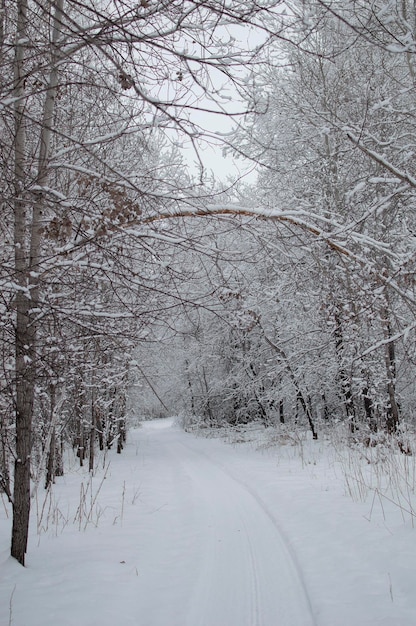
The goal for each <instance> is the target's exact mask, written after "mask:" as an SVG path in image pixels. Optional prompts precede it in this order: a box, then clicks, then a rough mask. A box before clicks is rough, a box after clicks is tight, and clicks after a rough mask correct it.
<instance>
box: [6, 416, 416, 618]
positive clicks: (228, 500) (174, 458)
mask: <svg viewBox="0 0 416 626" xmlns="http://www.w3.org/2000/svg"><path fill="white" fill-rule="evenodd" d="M103 466H104V468H103ZM41 491H42V490H40V491H39V494H38V498H37V503H36V504H35V505H34V507H33V515H32V522H31V539H30V546H29V553H28V558H27V567H26V568H22V567H21V566H19V565H18V564H17V563H16V562H15V561H14V560H13V559H11V558H10V557H9V556H8V551H9V536H10V525H11V520H10V510H9V506H8V505H6V503H5V502H3V504H2V503H1V502H0V505H1V508H0V539H1V544H0V549H1V553H0V624H1V626H3V625H4V626H7V625H11V626H56V625H57V624H59V626H97V625H99V626H118V625H120V626H309V625H311V626H312V625H316V626H414V624H416V594H415V591H414V590H415V588H416V566H415V563H416V530H414V529H413V528H412V525H411V522H410V520H408V519H407V518H406V517H404V518H402V516H401V515H400V514H399V509H398V507H397V506H396V505H394V504H392V503H389V501H387V500H386V501H384V502H382V501H381V498H380V499H379V500H380V502H378V501H376V500H375V499H374V498H373V499H372V500H370V501H367V502H355V501H353V500H352V499H351V498H350V497H348V496H347V495H346V483H345V480H344V477H343V475H342V472H341V470H340V464H339V462H338V461H337V460H335V457H334V456H333V455H331V454H329V453H326V451H325V447H324V446H323V444H322V443H320V442H310V446H309V448H308V449H307V450H303V453H302V454H301V455H300V456H299V449H298V448H297V453H296V454H295V447H294V446H290V445H289V444H288V445H286V446H275V447H266V448H264V449H263V450H258V449H255V447H254V446H250V445H247V444H244V445H241V444H240V445H237V444H236V445H230V444H228V443H224V442H223V441H219V440H218V439H206V438H201V437H199V438H197V437H195V436H194V435H192V434H189V433H185V432H184V431H182V430H181V429H180V428H179V427H178V426H176V425H175V424H174V423H173V421H172V420H155V421H153V422H145V423H144V424H143V426H142V427H141V428H139V429H137V430H134V431H131V432H130V434H129V441H128V444H127V446H126V449H125V451H124V452H123V454H122V455H117V454H115V453H113V452H110V453H109V454H108V456H107V458H106V459H105V460H104V461H103V462H102V466H101V468H100V469H99V471H97V472H96V474H95V476H94V477H93V478H92V479H90V477H89V476H88V473H87V472H85V470H82V471H81V470H80V469H72V471H70V472H68V473H67V475H66V476H64V477H63V478H60V479H58V481H57V484H56V485H55V487H54V490H53V493H52V494H51V495H48V496H47V497H46V498H45V494H44V493H42V494H41ZM7 514H8V515H9V517H7Z"/></svg>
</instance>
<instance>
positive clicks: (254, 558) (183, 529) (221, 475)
mask: <svg viewBox="0 0 416 626" xmlns="http://www.w3.org/2000/svg"><path fill="white" fill-rule="evenodd" d="M150 428H151V426H150ZM148 433H149V434H148V441H147V446H148V454H149V460H150V458H152V459H153V460H154V462H155V463H157V467H155V475H159V476H160V472H161V471H162V472H164V473H165V474H166V475H170V476H172V477H173V481H172V482H170V485H171V487H172V491H170V492H167V493H166V494H165V497H166V499H167V503H166V505H167V506H168V507H170V509H171V512H172V515H171V516H167V517H166V523H167V528H165V529H163V528H161V529H160V531H161V533H160V534H161V536H163V537H166V536H169V540H168V544H170V543H171V541H172V539H173V541H174V543H175V544H176V546H180V545H181V542H184V543H185V544H187V545H186V546H184V549H183V552H182V553H181V550H180V549H178V552H177V555H175V557H174V558H173V560H172V561H171V562H170V563H169V562H168V563H166V562H165V561H163V564H161V567H160V570H158V568H156V569H155V572H154V579H155V580H157V579H158V578H159V576H161V575H163V576H165V577H166V579H167V580H171V579H172V578H174V577H175V576H176V577H179V578H181V579H182V580H184V579H187V578H188V576H187V572H192V577H191V581H190V582H191V584H190V587H189V588H188V589H186V594H185V595H186V598H184V604H183V606H182V610H181V611H179V612H178V613H177V615H176V616H175V618H174V619H173V617H172V616H173V612H172V607H168V606H167V605H166V604H165V605H164V606H158V604H156V605H153V607H152V606H148V607H147V608H146V615H147V616H148V618H147V619H148V622H147V623H148V625H149V626H151V625H154V626H159V625H160V626H162V624H170V625H171V626H174V625H175V626H176V625H177V626H185V625H189V626H220V625H224V626H227V625H229V626H232V625H235V626H274V625H278V624H281V625H284V624H287V625H290V626H310V625H313V624H314V623H315V622H314V619H313V615H312V610H311V606H310V601H309V597H308V593H307V589H306V587H305V584H304V581H303V579H302V574H301V572H300V570H299V568H298V566H297V563H296V561H295V559H294V556H293V555H292V553H291V551H290V548H289V546H288V545H287V544H286V542H285V540H284V538H283V536H282V535H281V533H280V531H279V528H278V526H277V523H276V521H275V520H274V519H273V517H272V516H271V515H270V513H269V512H268V510H267V509H266V508H265V506H264V505H263V504H262V502H261V501H260V500H259V499H258V498H257V497H255V495H254V494H252V493H250V490H249V489H248V488H247V487H246V486H245V485H244V484H242V483H241V482H239V481H237V480H236V479H235V478H234V477H233V476H232V475H231V474H230V473H229V472H227V471H226V470H225V469H224V468H223V467H221V466H220V465H219V464H218V463H215V462H214V461H213V460H212V459H210V458H209V457H208V456H206V455H204V454H203V453H201V452H200V451H198V450H197V446H195V442H194V441H193V440H192V438H190V437H189V436H187V435H186V434H185V433H183V432H182V431H180V430H179V429H176V428H169V429H164V430H163V431H161V430H159V431H157V432H156V431H153V436H152V433H151V431H148ZM193 444H194V445H193ZM162 465H163V466H164V467H162ZM183 514H185V515H186V518H187V519H183ZM166 549H167V550H168V549H169V545H167V546H166ZM166 566H167V568H168V570H167V569H166ZM169 570H170V571H169ZM152 587H153V580H152V579H148V580H147V581H146V582H145V583H144V585H143V588H142V590H141V594H140V596H141V599H142V601H143V602H145V599H146V597H150V596H151V595H152ZM175 603H176V602H175ZM175 608H177V607H175ZM169 615H170V616H171V617H169Z"/></svg>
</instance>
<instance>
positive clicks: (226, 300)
mask: <svg viewBox="0 0 416 626" xmlns="http://www.w3.org/2000/svg"><path fill="white" fill-rule="evenodd" d="M0 69H1V71H0V111H1V118H0V146H1V150H0V168H1V176H0V184H1V197H0V200H1V216H2V219H1V223H0V227H1V239H0V242H1V274H0V280H1V290H0V295H1V305H0V306H1V318H0V319H1V322H0V350H1V354H0V362H1V369H2V377H1V396H0V437H1V438H0V492H1V499H2V502H3V504H2V507H3V508H5V510H7V511H10V516H11V523H12V529H11V530H12V539H11V555H12V557H14V558H15V559H16V560H17V561H18V562H19V563H20V564H22V565H24V564H25V558H26V554H27V553H28V552H30V550H31V545H30V544H29V546H28V532H29V530H28V529H29V519H30V511H31V503H33V501H34V493H35V492H37V491H45V490H46V491H48V490H50V489H51V488H52V485H53V483H54V482H55V479H56V477H60V476H63V475H65V472H66V459H67V458H68V455H72V459H74V460H75V461H76V463H77V464H78V466H82V467H84V468H86V470H87V471H90V472H93V471H94V468H95V467H96V464H97V462H98V461H97V459H98V458H100V455H102V454H103V453H104V452H105V451H106V450H109V449H111V450H114V451H115V452H116V453H120V455H121V457H122V456H123V448H125V444H126V439H127V440H128V430H129V426H131V425H136V426H137V421H138V420H140V419H142V418H145V419H151V418H162V417H168V416H172V415H179V416H181V420H182V424H183V426H184V428H185V429H186V430H188V431H193V430H194V429H196V430H204V431H206V432H208V431H214V430H222V429H226V430H227V432H230V431H232V430H234V432H239V430H241V429H242V428H243V427H244V428H250V427H251V426H252V425H257V426H261V427H262V428H264V429H265V430H267V432H269V433H272V435H270V436H276V433H283V432H284V433H288V432H290V433H292V435H291V436H295V435H293V433H306V435H305V437H307V438H308V439H309V440H310V441H311V442H315V441H316V442H317V443H318V442H320V441H321V440H322V439H326V440H328V441H330V440H331V437H334V436H335V433H336V437H337V438H338V439H337V440H338V441H339V438H341V439H342V442H343V444H342V445H345V446H350V447H354V446H355V447H356V448H357V447H359V448H360V450H362V451H364V452H363V454H367V452H365V451H366V450H368V451H369V452H368V454H373V452H372V451H373V450H375V449H377V447H378V446H382V447H383V454H384V455H385V456H384V457H383V458H385V459H389V458H390V459H391V458H395V459H397V460H396V461H395V463H396V465H395V467H397V468H402V467H403V463H410V461H409V459H411V458H413V455H414V454H415V453H416V437H415V417H416V413H415V407H416V379H415V361H416V343H415V328H416V284H415V279H414V276H415V265H416V256H415V252H416V213H415V210H416V5H415V3H414V2H413V1H412V0H342V1H341V0H288V1H285V2H283V1H282V0H134V1H133V0H86V1H85V2H78V1H77V0H0ZM208 156H209V158H207V157H208ZM215 161H216V163H217V165H216V166H215V165H213V162H215ZM218 164H219V165H218ZM221 168H222V169H223V171H221ZM228 168H229V170H228ZM231 172H232V173H231ZM116 458H118V457H116ZM388 467H389V468H390V469H391V467H392V466H391V465H389V466H388ZM398 471H399V470H398ZM400 471H401V470H400ZM413 478H414V476H413ZM412 484H413V488H415V481H414V480H413V483H412ZM408 491H409V490H408ZM408 497H409V500H408V501H407V502H408V506H410V504H409V502H410V497H411V496H410V495H409V496H408ZM411 512H412V517H413V518H414V517H415V516H416V514H415V513H413V509H411ZM121 562H123V561H121ZM11 623H12V620H11V613H10V624H11ZM74 623H75V622H74ZM77 623H81V624H82V622H79V621H78V622H77ZM84 623H86V622H84ZM119 623H122V622H119ZM173 623H174V622H171V624H173ZM194 623H195V624H196V623H197V622H194ZM198 623H199V622H198ZM254 623H256V624H257V622H254V621H253V622H252V626H253V625H254ZM259 623H260V621H259ZM261 623H263V622H261ZM304 623H306V622H304ZM333 623H334V622H333ZM389 623H390V625H391V624H393V622H389ZM149 624H150V622H149V623H148V624H146V625H145V626H149ZM167 625H168V622H164V623H163V626H167ZM157 626H162V622H161V623H160V624H158V625H157ZM218 626H236V624H233V623H231V622H230V623H228V624H220V623H218ZM284 626H292V624H291V623H290V624H289V622H287V624H285V625H284Z"/></svg>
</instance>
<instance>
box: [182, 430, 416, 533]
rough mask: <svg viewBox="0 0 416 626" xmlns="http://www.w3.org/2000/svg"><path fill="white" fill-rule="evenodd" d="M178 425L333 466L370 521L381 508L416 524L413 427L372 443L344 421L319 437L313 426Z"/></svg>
mask: <svg viewBox="0 0 416 626" xmlns="http://www.w3.org/2000/svg"><path fill="white" fill-rule="evenodd" d="M180 423H181V425H182V426H184V427H185V430H187V431H188V432H192V433H193V434H195V435H197V436H203V437H207V438H219V439H221V440H222V441H225V442H227V443H229V444H232V445H238V444H244V445H245V446H248V447H251V448H253V449H255V450H259V451H261V450H267V449H269V448H270V449H272V448H275V450H276V452H277V456H278V458H279V459H282V458H284V459H286V460H287V461H288V460H292V461H294V462H295V461H298V462H299V463H300V464H301V465H302V466H315V467H317V466H318V465H319V464H320V465H322V464H324V465H328V466H331V467H332V468H333V470H334V472H335V473H336V475H337V477H341V479H342V480H343V481H344V488H345V493H346V494H347V495H348V496H350V497H351V498H352V499H353V500H354V501H356V502H362V503H367V504H368V505H369V508H368V518H369V519H371V517H372V516H373V515H374V513H375V511H376V510H378V512H379V513H380V514H381V515H382V517H383V519H385V520H386V519H387V516H388V515H390V517H391V516H394V518H396V517H397V516H399V517H400V518H401V519H402V521H403V522H404V523H410V524H411V525H412V526H413V525H416V435H415V434H414V433H413V432H411V431H407V432H404V433H402V434H401V435H400V440H399V442H398V438H397V436H392V437H389V436H387V435H386V434H384V433H380V434H379V435H372V437H371V440H370V441H369V438H367V437H364V436H362V437H360V436H359V433H357V436H355V437H353V436H351V433H349V432H348V429H347V427H346V426H345V425H340V426H339V427H338V428H333V427H331V428H330V429H325V427H324V426H323V427H322V428H321V431H320V438H319V439H318V440H317V441H316V440H313V439H312V436H311V433H310V431H309V430H305V429H302V428H299V429H294V428H293V427H289V426H286V425H282V424H279V425H278V426H272V427H264V425H263V424H262V423H260V422H259V423H256V422H254V423H250V424H244V425H243V424H242V425H239V426H225V427H221V428H209V427H206V426H205V425H204V424H202V425H200V424H198V422H197V421H196V422H194V423H192V424H188V423H187V422H186V420H185V421H184V420H180ZM403 450H404V451H405V452H403Z"/></svg>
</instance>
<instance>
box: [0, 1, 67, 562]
mask: <svg viewBox="0 0 416 626" xmlns="http://www.w3.org/2000/svg"><path fill="white" fill-rule="evenodd" d="M62 7H63V0H58V1H57V3H56V5H55V16H54V24H53V33H52V44H53V45H52V56H51V71H50V76H49V81H48V88H47V90H46V95H45V103H44V109H43V120H42V127H41V131H40V144H39V145H40V147H39V161H38V175H37V178H36V181H37V183H38V186H39V187H41V186H42V185H45V183H46V181H47V167H48V158H49V149H50V139H51V129H52V120H53V111H54V103H55V97H56V88H57V68H56V62H57V51H58V47H57V43H58V38H59V34H60V29H61V18H62ZM27 9H28V7H27V0H18V2H17V12H18V14H17V26H16V41H15V60H14V88H13V95H14V97H15V109H14V111H15V151H14V157H15V163H14V168H15V171H14V177H15V180H14V185H15V202H14V244H15V270H16V282H17V284H18V285H19V288H18V291H17V294H16V336H15V354H16V364H15V368H16V376H15V378H16V460H15V470H14V492H13V526H12V544H11V554H12V556H13V557H15V558H16V559H17V560H18V561H19V563H21V564H22V565H24V562H25V554H26V550H27V540H28V532H29V516H30V452H31V431H32V415H33V404H34V396H35V382H36V321H35V317H34V314H32V312H31V311H32V310H35V309H36V308H37V303H38V298H39V282H38V281H39V279H38V277H37V276H38V271H39V258H40V247H41V238H42V235H41V232H42V231H41V220H42V213H43V205H44V197H43V193H42V191H41V190H40V191H39V192H37V194H36V199H35V202H34V203H33V208H32V219H31V222H30V226H29V232H27V226H26V224H27V216H26V207H27V206H28V200H29V199H28V197H25V196H26V194H25V182H26V133H25V115H26V112H25V107H26V102H25V82H26V80H27V76H26V74H25V73H26V68H25V60H26V59H25V57H26V45H27ZM28 239H29V241H30V244H29V253H28V254H27V240H28Z"/></svg>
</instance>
